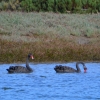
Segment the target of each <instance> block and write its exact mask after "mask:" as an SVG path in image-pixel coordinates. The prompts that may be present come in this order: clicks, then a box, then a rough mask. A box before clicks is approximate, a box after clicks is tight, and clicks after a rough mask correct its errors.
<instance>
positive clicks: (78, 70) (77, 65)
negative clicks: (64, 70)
mask: <svg viewBox="0 0 100 100" xmlns="http://www.w3.org/2000/svg"><path fill="white" fill-rule="evenodd" d="M79 64H82V65H83V68H84V67H85V64H84V63H83V62H77V63H76V68H77V72H81V70H80V68H79Z"/></svg>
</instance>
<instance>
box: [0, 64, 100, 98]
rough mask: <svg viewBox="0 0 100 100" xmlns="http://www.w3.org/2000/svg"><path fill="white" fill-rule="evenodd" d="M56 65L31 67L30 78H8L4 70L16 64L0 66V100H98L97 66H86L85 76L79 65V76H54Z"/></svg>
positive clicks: (70, 74)
mask: <svg viewBox="0 0 100 100" xmlns="http://www.w3.org/2000/svg"><path fill="white" fill-rule="evenodd" d="M59 64H60V63H56V64H55V63H42V64H41V63H39V64H34V63H31V64H30V66H31V67H32V68H33V69H34V72H33V73H30V74H8V73H7V71H6V69H7V68H8V67H9V66H10V65H16V64H0V100H100V63H86V66H87V68H88V70H87V73H83V69H82V66H81V65H80V67H81V70H82V72H81V73H65V74H57V73H56V72H55V71H54V67H55V65H59ZM75 64H76V63H64V64H62V65H68V66H71V67H73V68H75ZM18 65H19V64H18ZM20 65H22V66H25V64H20Z"/></svg>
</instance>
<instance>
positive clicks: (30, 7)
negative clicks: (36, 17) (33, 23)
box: [20, 0, 34, 12]
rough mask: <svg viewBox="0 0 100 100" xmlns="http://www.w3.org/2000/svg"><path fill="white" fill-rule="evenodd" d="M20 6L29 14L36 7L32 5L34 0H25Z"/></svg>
mask: <svg viewBox="0 0 100 100" xmlns="http://www.w3.org/2000/svg"><path fill="white" fill-rule="evenodd" d="M20 4H21V7H22V9H23V10H25V11H27V12H29V11H32V10H34V5H33V3H32V0H23V1H22V2H21V3H20Z"/></svg>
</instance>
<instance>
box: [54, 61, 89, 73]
mask: <svg viewBox="0 0 100 100" xmlns="http://www.w3.org/2000/svg"><path fill="white" fill-rule="evenodd" d="M79 64H82V65H83V69H84V72H86V70H87V68H86V66H85V64H84V63H83V62H77V63H76V69H74V68H71V67H69V66H62V65H57V66H55V68H54V70H55V71H56V72H57V73H75V72H76V73H80V72H81V70H80V68H79Z"/></svg>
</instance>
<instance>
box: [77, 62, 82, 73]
mask: <svg viewBox="0 0 100 100" xmlns="http://www.w3.org/2000/svg"><path fill="white" fill-rule="evenodd" d="M76 69H77V72H81V70H80V68H79V63H76Z"/></svg>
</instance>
